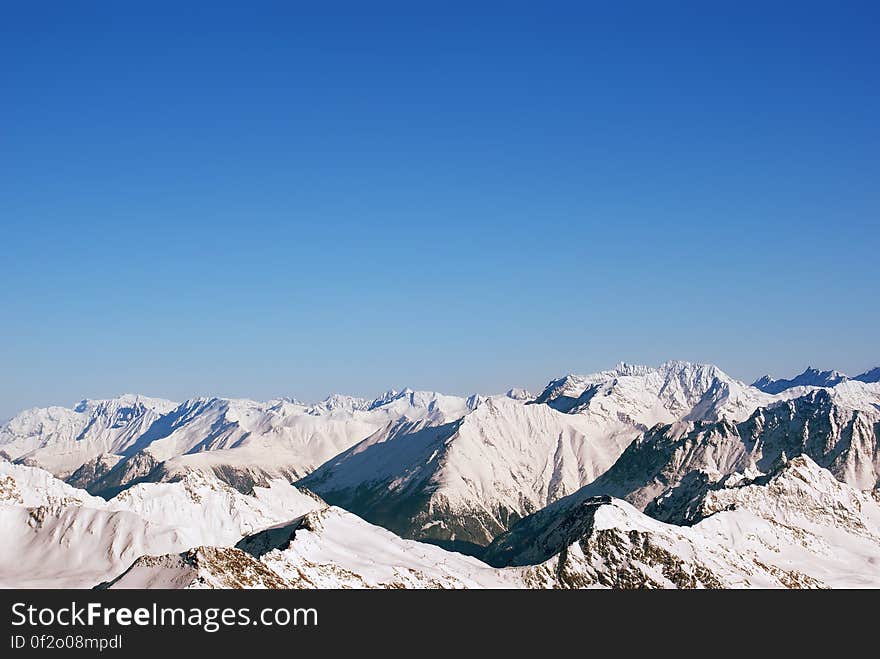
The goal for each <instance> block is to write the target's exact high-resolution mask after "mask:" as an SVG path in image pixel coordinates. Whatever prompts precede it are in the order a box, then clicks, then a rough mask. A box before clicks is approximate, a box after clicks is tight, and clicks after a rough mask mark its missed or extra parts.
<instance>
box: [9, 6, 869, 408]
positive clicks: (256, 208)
mask: <svg viewBox="0 0 880 659" xmlns="http://www.w3.org/2000/svg"><path fill="white" fill-rule="evenodd" d="M180 4H182V3H173V4H171V3H168V4H163V3H141V4H140V5H139V6H136V5H135V3H124V5H125V6H123V4H120V3H98V2H90V3H66V2H58V3H39V5H33V4H32V3H6V4H5V5H4V7H3V20H2V21H0V89H2V97H3V102H2V104H0V223H2V234H0V235H2V243H3V245H2V259H0V281H2V286H0V363H2V376H0V417H3V416H10V415H12V414H13V413H15V412H16V411H17V410H19V409H21V408H23V407H28V406H32V405H45V404H71V403H73V402H75V401H77V400H79V399H81V398H84V397H107V396H112V395H116V394H120V393H123V392H129V391H131V392H140V393H146V394H151V395H157V396H165V397H169V398H174V399H182V398H186V397H189V396H193V395H207V394H218V395H233V396H249V397H255V398H268V397H271V396H276V395H295V396H298V397H300V398H304V399H315V398H320V397H323V396H324V395H326V394H327V393H329V392H331V391H343V392H348V393H356V394H372V393H377V392H379V391H381V390H384V389H387V388H389V387H398V388H399V387H402V386H405V385H408V386H411V387H415V388H431V389H439V390H442V391H447V392H450V393H466V392H471V391H480V392H494V391H501V390H504V389H506V388H508V387H510V386H528V387H532V388H536V387H539V386H541V385H542V384H543V383H544V382H546V381H547V380H548V379H550V378H551V377H554V376H558V375H561V374H563V373H565V372H569V371H575V372H586V371H592V370H597V369H601V368H606V367H610V366H612V365H613V364H614V363H616V362H617V361H620V360H626V361H633V362H646V363H659V362H662V361H664V360H666V359H670V358H678V359H689V360H692V361H711V362H715V363H717V364H718V365H720V366H721V367H722V368H724V369H725V370H727V371H728V372H729V373H731V374H732V375H734V376H737V377H740V378H742V379H746V380H751V379H753V378H754V377H756V376H758V375H760V374H762V373H763V372H765V371H770V372H771V373H773V374H776V375H790V374H793V373H794V372H797V371H800V370H801V369H802V368H803V367H805V366H806V365H808V364H812V365H815V366H820V367H825V368H839V369H842V370H845V371H848V372H851V373H854V372H857V371H861V370H864V369H865V368H867V367H869V366H873V365H875V364H877V363H878V362H880V354H878V351H877V336H878V334H877V332H878V325H880V304H878V303H877V289H878V279H880V277H878V269H877V262H878V259H877V254H878V248H880V228H878V225H880V223H878V210H880V185H878V180H880V122H878V117H880V84H878V83H880V81H878V74H877V63H878V62H880V43H878V40H877V38H876V34H877V29H878V22H880V10H878V9H877V8H876V4H875V3H860V4H856V3H844V4H841V3H837V2H827V3H822V4H818V3H809V2H804V3H798V6H797V8H796V9H795V8H794V6H793V5H791V3H768V2H760V3H703V2H693V3H656V2H651V3H634V2H622V3H613V4H614V5H615V8H614V9H610V8H608V5H609V4H612V3H580V2H579V3H554V2H548V3H507V2H506V3H475V2H468V3H399V4H391V3H382V2H377V3H369V4H370V6H369V7H367V6H366V4H367V3H337V2H333V3H326V4H325V3H262V2H254V3H247V6H246V7H245V6H244V5H243V4H242V3H238V4H239V5H240V6H239V7H238V8H235V7H234V6H233V5H231V4H230V5H228V6H227V5H224V4H223V3H217V4H216V6H212V7H211V8H210V9H209V8H207V6H204V5H202V6H201V7H196V6H195V3H194V4H193V6H192V7H190V8H181V7H180V6H179V5H180ZM212 4H213V3H212ZM315 4H322V5H324V6H325V7H326V9H325V11H324V13H317V10H315V8H314V7H312V5H315ZM710 4H711V5H718V6H715V7H709V6H708V5H710ZM722 4H723V7H722V6H721V5H722ZM128 5H132V6H128ZM420 5H424V6H420ZM661 5H662V6H661Z"/></svg>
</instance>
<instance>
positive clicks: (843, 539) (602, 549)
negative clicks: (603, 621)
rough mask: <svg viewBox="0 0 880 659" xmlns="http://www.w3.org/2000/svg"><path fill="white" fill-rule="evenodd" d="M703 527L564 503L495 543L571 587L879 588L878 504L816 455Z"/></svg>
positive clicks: (494, 557) (702, 501)
mask: <svg viewBox="0 0 880 659" xmlns="http://www.w3.org/2000/svg"><path fill="white" fill-rule="evenodd" d="M697 499H698V501H697V502H695V505H694V509H695V510H699V511H700V512H699V518H700V521H698V522H697V523H696V524H694V525H693V526H689V527H688V526H675V525H671V524H665V523H662V522H659V521H657V520H654V519H651V518H649V517H647V516H646V515H644V514H642V513H639V512H638V511H637V510H636V509H635V508H633V507H632V506H631V505H629V504H628V503H626V502H623V501H620V500H617V499H612V498H611V497H608V496H603V497H592V498H587V499H581V500H579V501H577V502H576V503H574V502H568V505H563V503H564V502H559V503H557V504H556V505H554V506H550V507H548V508H547V509H545V510H542V511H540V512H538V513H536V514H534V515H532V516H529V517H527V518H525V519H523V520H521V521H520V522H518V523H517V524H516V525H515V526H514V527H513V528H512V529H511V530H510V531H508V532H507V533H505V534H503V535H501V536H499V537H498V538H496V540H495V541H494V542H493V543H492V544H491V545H490V546H489V548H488V549H487V551H486V553H485V554H484V559H485V560H486V561H487V562H489V563H490V564H492V565H496V566H498V567H502V566H515V565H537V564H540V567H538V568H535V578H536V579H541V578H542V577H543V578H544V579H547V578H551V579H555V580H556V581H557V582H558V583H559V584H560V585H565V586H572V587H585V586H587V587H589V586H595V585H599V586H606V587H649V588H657V587H687V588H691V587H712V588H718V587H797V588H800V587H827V586H834V587H877V586H880V572H878V571H877V570H876V569H875V568H876V565H877V563H878V560H880V505H878V503H877V500H876V499H874V498H873V497H871V496H869V495H867V494H865V493H862V492H859V491H858V490H856V489H854V488H852V487H850V486H848V485H846V484H844V483H841V482H839V481H837V480H836V479H835V478H834V477H833V476H832V475H831V474H830V473H829V472H828V471H826V470H824V469H822V468H820V467H819V466H818V465H816V464H815V463H814V462H813V461H812V460H810V459H809V458H807V457H806V456H801V457H798V458H795V459H792V460H791V461H788V462H785V463H781V464H780V465H779V466H778V467H777V469H776V470H775V471H774V472H773V473H772V474H770V475H769V476H766V477H762V478H758V479H749V478H747V477H745V476H743V475H740V476H739V477H736V478H732V479H730V481H729V482H728V483H726V484H725V485H723V486H721V487H718V488H714V489H711V490H707V491H704V492H703V494H702V496H700V497H697Z"/></svg>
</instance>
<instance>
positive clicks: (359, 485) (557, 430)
mask: <svg viewBox="0 0 880 659" xmlns="http://www.w3.org/2000/svg"><path fill="white" fill-rule="evenodd" d="M773 400H775V398H774V397H773V396H770V395H767V394H764V393H762V392H760V391H757V390H755V389H752V388H750V387H748V386H746V385H744V384H742V383H741V382H737V381H736V380H733V379H732V378H729V377H728V376H727V375H725V374H724V373H723V372H722V371H720V370H719V369H717V368H716V367H714V366H708V365H700V364H689V363H687V362H668V363H666V364H664V365H662V366H660V367H658V368H651V367H647V366H632V365H622V366H619V367H618V368H617V369H615V370H613V371H604V372H602V373H597V374H595V375H591V376H567V377H566V378H562V379H560V380H556V381H553V382H551V383H550V384H549V385H548V387H547V388H546V389H545V390H544V392H543V393H542V394H541V395H540V396H538V398H537V399H535V401H533V402H531V403H530V402H529V401H522V400H514V399H512V398H510V397H505V396H494V397H489V398H486V399H483V401H482V403H481V404H480V405H478V406H477V407H476V408H475V409H474V410H472V411H471V412H470V413H469V414H467V415H466V416H464V417H463V418H461V419H459V420H457V421H454V422H451V423H448V424H444V425H437V426H431V427H424V426H423V425H421V424H410V423H404V424H397V425H394V426H392V427H391V428H390V429H389V430H388V431H387V432H382V433H381V434H378V435H375V436H373V437H370V438H367V439H366V440H364V441H363V442H360V443H359V444H357V445H355V446H354V447H352V448H351V449H349V450H348V451H345V452H343V453H342V454H340V455H339V456H337V457H336V458H333V459H332V460H330V461H328V462H327V463H326V464H324V465H322V466H321V467H320V468H319V469H317V470H316V471H315V472H313V473H312V474H310V475H309V476H307V477H306V478H304V479H303V480H302V481H300V484H301V485H303V486H304V487H307V488H309V489H311V490H313V491H315V492H317V493H318V494H320V495H321V496H322V497H323V498H325V499H326V500H327V501H329V502H330V503H333V504H336V505H339V506H342V507H344V508H346V509H349V510H352V511H353V512H355V513H357V514H358V515H361V516H362V517H364V518H365V519H367V520H369V521H371V522H374V523H376V524H380V525H382V526H385V527H386V528H389V529H391V530H393V531H394V532H396V533H398V534H400V535H402V536H404V537H407V538H416V539H421V540H430V541H433V542H440V543H442V544H443V545H444V546H450V547H455V548H457V549H459V550H461V551H469V552H474V553H478V552H479V550H480V547H481V546H484V545H486V544H488V543H489V542H490V541H491V540H492V538H493V537H495V536H496V535H498V534H499V533H501V532H502V531H504V530H505V529H507V528H508V527H509V526H510V524H511V523H512V522H514V521H516V520H517V519H519V518H520V517H522V516H523V515H527V514H529V513H531V512H534V511H536V510H538V509H539V508H541V507H543V506H546V505H547V504H549V503H551V502H553V501H555V500H557V499H559V498H562V497H564V496H566V495H568V494H571V493H573V492H575V491H576V490H577V489H578V488H580V487H581V486H583V485H585V484H587V483H590V482H592V481H593V480H594V479H596V478H597V477H598V476H600V475H601V474H602V473H603V472H604V471H605V470H606V469H608V467H610V466H611V465H612V464H613V463H614V461H615V460H616V459H617V458H618V456H619V455H620V454H621V452H622V451H623V450H624V448H625V447H626V446H627V445H628V444H629V443H630V442H631V441H632V440H633V439H634V438H635V437H637V436H638V435H639V434H641V433H642V432H644V431H645V430H647V429H648V427H650V426H649V424H650V425H653V424H656V423H658V422H659V421H664V422H674V421H678V420H680V419H711V420H715V419H719V418H720V419H726V418H733V419H738V418H742V417H745V416H748V414H750V413H751V412H752V411H753V410H754V409H755V408H756V407H757V406H758V405H760V404H764V403H769V402H772V401H773Z"/></svg>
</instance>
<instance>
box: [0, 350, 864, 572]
mask: <svg viewBox="0 0 880 659" xmlns="http://www.w3.org/2000/svg"><path fill="white" fill-rule="evenodd" d="M878 446H880V368H874V369H872V370H869V371H867V372H865V373H863V374H861V375H858V376H855V377H853V378H849V377H847V376H846V375H843V374H842V373H839V372H837V371H818V370H816V369H812V368H808V369H807V370H805V371H804V372H803V373H801V374H800V375H798V376H795V377H793V378H791V379H780V380H774V379H772V378H770V377H769V376H765V377H763V378H761V379H759V380H758V381H756V382H755V383H754V384H753V385H751V386H750V385H747V384H745V383H743V382H740V381H737V380H735V379H733V378H731V377H729V376H728V375H726V374H725V373H724V372H723V371H721V370H720V369H719V368H717V367H716V366H713V365H709V364H692V363H688V362H680V361H673V362H667V363H665V364H662V365H660V366H658V367H648V366H639V365H632V364H626V363H621V364H619V365H618V366H616V367H615V368H613V369H610V370H607V371H602V372H599V373H594V374H591V375H567V376H564V377H561V378H557V379H554V380H552V381H550V382H549V383H548V385H547V386H546V387H545V388H544V389H543V390H542V391H541V392H540V393H538V394H537V395H532V394H529V393H528V392H526V391H524V390H511V391H510V392H508V393H507V394H499V395H493V396H477V395H474V396H470V397H458V396H446V395H443V394H439V393H435V392H424V391H412V390H409V389H404V390H403V391H389V392H386V393H385V394H382V395H381V396H378V397H376V398H375V399H361V398H354V397H349V396H341V395H334V396H331V397H328V398H327V399H326V400H324V401H322V402H320V403H317V404H305V403H301V402H299V401H297V400H295V399H279V400H273V401H268V402H256V401H251V400H244V399H222V398H197V399H191V400H188V401H184V402H183V403H175V402H171V401H166V400H161V399H154V398H147V397H144V396H138V395H125V396H121V397H119V398H115V399H110V400H100V401H83V402H81V403H80V404H78V405H77V406H75V407H74V408H72V409H68V408H61V407H50V408H40V409H31V410H27V411H24V412H22V413H20V414H19V415H17V416H15V417H14V418H13V419H11V420H9V421H7V422H6V423H5V424H3V425H2V427H0V458H2V460H0V524H2V527H3V529H4V534H5V537H6V538H8V541H7V542H5V543H3V545H4V546H3V548H2V549H0V586H2V585H5V586H60V587H91V586H97V585H99V584H100V585H101V586H102V587H112V588H118V587H126V586H128V587H163V588H171V587H175V588H176V587H285V588H289V587H339V586H346V587H348V586H353V587H416V588H421V587H432V586H443V587H517V588H518V587H557V586H564V587H573V586H608V587H633V586H645V587H702V586H708V587H747V586H763V587H812V586H848V587H852V586H880V573H877V570H876V569H872V568H871V566H872V565H876V564H878V562H880V506H878V500H880V488H878V482H880V448H878Z"/></svg>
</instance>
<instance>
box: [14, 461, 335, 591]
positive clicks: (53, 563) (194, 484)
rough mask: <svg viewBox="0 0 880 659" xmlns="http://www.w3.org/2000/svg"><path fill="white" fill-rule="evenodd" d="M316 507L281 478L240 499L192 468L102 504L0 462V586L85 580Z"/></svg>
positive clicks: (81, 583)
mask: <svg viewBox="0 0 880 659" xmlns="http://www.w3.org/2000/svg"><path fill="white" fill-rule="evenodd" d="M322 505H324V504H323V503H322V502H320V501H319V500H317V499H316V498H314V497H311V496H308V495H306V494H304V493H302V492H300V491H298V490H296V488H293V487H291V486H290V485H288V484H286V483H281V482H276V483H273V484H272V486H271V487H270V488H257V489H255V491H254V494H253V495H252V496H249V495H244V494H241V493H240V492H238V491H236V490H234V489H232V488H231V487H229V486H228V485H226V484H224V483H222V482H220V481H218V480H217V479H213V478H211V477H208V476H204V475H200V474H193V475H190V476H189V477H187V478H186V479H185V480H182V481H179V482H176V483H163V484H152V483H150V484H142V485H138V486H136V487H134V488H131V489H130V490H127V491H126V492H124V493H123V494H121V495H120V496H119V497H117V498H115V499H113V500H111V501H104V500H103V499H100V498H98V497H93V496H91V495H89V494H88V493H86V492H84V491H83V490H78V489H76V488H73V487H71V486H69V485H67V484H65V483H63V482H61V481H59V480H58V479H56V478H54V477H53V476H51V475H50V474H48V473H47V472H45V471H43V470H40V469H37V468H33V467H27V466H22V465H14V464H11V463H9V462H0V533H2V535H3V539H4V541H3V543H0V585H2V586H6V587H46V586H55V587H90V586H93V585H95V584H97V583H98V582H100V581H105V580H107V579H110V578H112V577H114V576H116V575H118V574H119V573H120V572H121V571H122V570H124V569H125V568H126V567H128V566H129V565H131V563H132V562H133V561H134V560H135V559H137V558H138V557H139V556H142V555H145V554H146V555H149V554H166V553H177V552H181V551H184V550H187V549H189V548H191V547H196V546H199V545H205V544H220V545H223V544H234V543H235V542H237V541H238V540H239V539H240V538H241V537H243V536H245V535H247V534H250V533H253V532H255V531H257V530H259V529H262V528H265V527H267V526H271V525H273V524H277V523H278V522H280V521H284V520H287V519H291V518H293V517H296V516H301V515H303V514H306V513H307V512H309V511H310V510H313V509H315V508H318V507H321V506H322Z"/></svg>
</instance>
